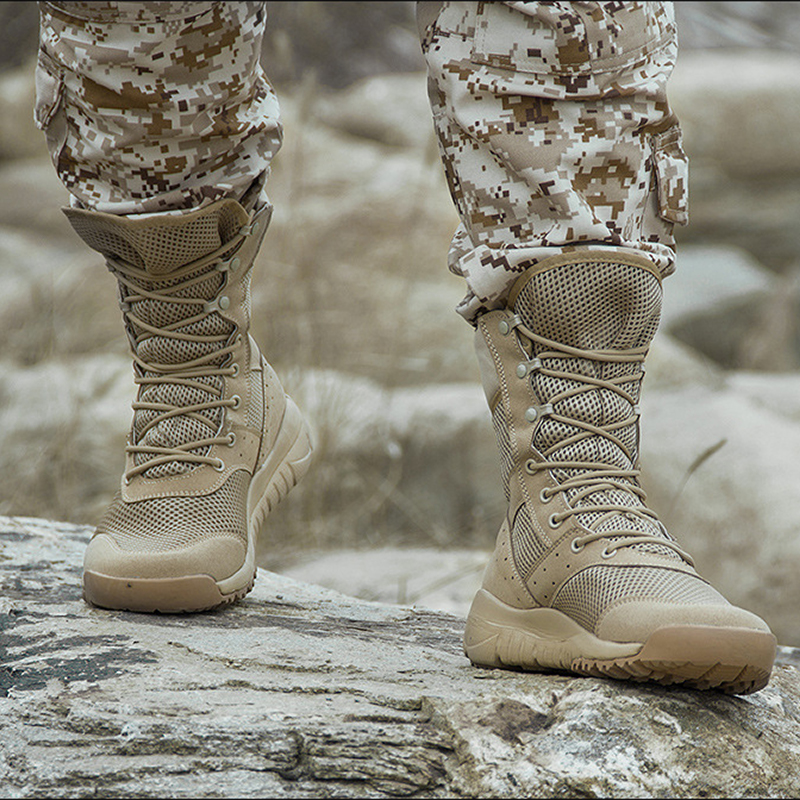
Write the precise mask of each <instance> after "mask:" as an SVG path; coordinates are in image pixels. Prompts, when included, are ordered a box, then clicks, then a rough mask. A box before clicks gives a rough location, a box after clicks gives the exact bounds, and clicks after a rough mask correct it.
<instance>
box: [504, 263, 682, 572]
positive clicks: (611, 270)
mask: <svg viewBox="0 0 800 800" xmlns="http://www.w3.org/2000/svg"><path fill="white" fill-rule="evenodd" d="M514 311H515V313H517V314H518V315H519V317H520V318H521V319H522V321H523V323H524V325H525V326H526V327H527V328H529V329H530V330H531V331H532V332H533V333H535V334H537V335H538V336H541V337H543V338H546V339H548V340H550V341H553V342H557V343H559V344H563V345H567V346H569V347H574V348H580V349H581V350H594V351H600V350H602V351H615V352H618V353H619V352H621V351H624V350H631V349H636V348H643V347H644V348H646V347H647V346H649V344H650V342H651V340H652V338H653V335H654V334H655V332H656V329H657V327H658V323H659V318H660V312H661V286H660V283H659V281H658V279H657V278H656V276H655V275H654V274H652V273H651V272H649V271H648V270H646V269H643V268H642V267H639V266H636V265H629V264H625V263H615V262H608V261H602V260H599V261H597V262H596V263H575V264H566V265H562V266H559V267H556V268H552V269H549V270H543V271H541V272H535V273H533V274H532V276H531V278H530V280H529V281H528V282H527V283H526V284H525V286H524V287H523V288H522V290H521V291H520V292H519V295H518V297H517V300H516V302H515V305H514ZM532 347H533V350H532V353H531V355H532V356H536V357H539V358H540V360H541V362H542V367H543V369H542V370H541V371H534V372H532V373H531V382H532V383H531V385H532V387H533V390H534V392H535V394H536V396H537V398H538V399H539V401H540V402H541V403H552V404H553V412H554V413H553V415H552V416H546V417H544V418H543V419H542V420H541V422H540V423H539V424H538V426H537V428H536V432H535V434H534V437H533V441H532V444H533V446H534V447H535V448H536V449H537V450H538V451H540V452H541V453H542V454H544V455H545V456H546V458H547V459H548V460H550V461H584V462H590V463H593V464H598V465H608V466H611V467H615V468H619V469H623V470H631V469H634V468H636V466H637V464H638V458H639V442H638V425H637V424H636V422H635V418H634V405H635V404H637V403H638V400H639V391H640V383H639V382H638V381H633V380H632V381H630V382H626V383H623V384H621V385H620V388H621V389H622V390H623V391H624V392H625V393H626V394H627V395H628V396H627V397H623V396H620V394H618V393H617V392H615V391H613V390H611V389H608V388H604V387H596V388H591V387H588V386H587V385H586V384H581V382H580V381H579V380H578V379H577V376H587V377H591V378H596V379H600V380H606V381H608V380H611V379H612V378H622V377H636V378H638V377H640V376H641V374H642V366H641V364H640V363H639V362H637V361H636V360H633V359H632V360H628V361H623V362H621V363H618V362H603V361H601V360H593V359H590V358H581V357H578V356H575V355H565V354H563V351H562V353H561V354H559V355H556V354H557V353H558V347H557V346H555V347H552V348H549V347H547V346H545V345H543V344H541V343H537V342H533V343H532ZM546 353H552V354H553V355H550V356H546V355H545V354H546ZM548 372H560V373H565V376H564V377H561V376H557V375H552V374H550V375H548V374H546V373H548ZM572 376H576V377H572ZM578 387H583V389H584V391H581V392H580V393H579V394H576V395H573V396H572V397H567V398H565V399H560V400H559V399H557V398H558V397H559V395H561V394H562V393H563V392H566V391H569V390H572V389H575V388H578ZM556 417H560V418H563V419H557V418H556ZM626 420H627V421H630V423H631V424H629V425H627V426H626V427H624V428H620V429H617V430H616V431H615V432H614V435H615V436H616V437H617V439H618V440H619V443H617V442H615V441H613V440H612V439H609V438H607V437H606V436H601V435H599V434H589V435H586V432H585V430H584V429H582V428H581V427H580V426H579V425H576V424H572V421H575V422H584V423H589V424H591V425H594V426H597V427H602V426H610V425H613V424H614V423H621V422H625V421H626ZM576 434H577V435H580V438H579V439H578V440H577V441H574V442H569V441H568V440H569V439H570V437H573V436H575V435H576ZM553 473H554V475H555V477H556V479H557V480H558V481H560V482H563V481H565V480H567V479H569V478H573V477H577V476H579V475H580V473H581V470H576V469H554V470H553ZM617 480H619V479H617ZM624 480H628V479H624ZM623 482H624V481H623ZM628 482H629V483H631V481H628ZM578 491H579V490H578V489H571V490H568V491H567V492H566V495H567V499H568V500H569V502H570V504H571V505H572V506H573V507H574V508H581V507H589V506H597V505H607V504H616V505H622V506H626V507H628V508H631V509H644V508H645V505H644V503H643V502H642V501H641V500H640V499H639V497H637V496H636V495H635V494H634V493H632V492H628V491H623V490H621V489H619V490H615V489H608V490H603V491H596V492H593V493H592V494H591V495H588V496H586V497H584V498H583V499H577V498H576V496H577V494H578ZM601 516H604V514H603V512H586V513H583V514H578V515H576V521H577V522H578V523H580V524H581V525H583V526H585V527H587V528H588V527H590V526H592V525H593V524H594V525H597V522H598V520H599V519H600V517H601ZM594 529H595V530H609V531H612V530H617V529H622V530H631V531H639V532H641V533H642V534H648V535H653V536H658V537H660V538H664V532H663V530H662V528H661V527H660V526H659V525H658V524H657V522H655V521H654V520H650V519H641V518H639V517H636V516H634V515H630V516H626V515H622V514H614V516H613V517H612V518H609V519H606V520H605V521H604V522H602V523H600V524H599V525H597V527H595V528H594ZM635 546H637V547H640V548H643V549H647V550H650V551H653V550H655V551H658V552H661V553H663V554H665V555H668V556H670V557H673V558H676V559H678V558H679V556H678V555H677V554H675V552H674V551H673V550H671V549H669V548H666V547H661V546H659V545H655V544H642V545H635Z"/></svg>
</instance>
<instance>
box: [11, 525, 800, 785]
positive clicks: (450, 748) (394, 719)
mask: <svg viewBox="0 0 800 800" xmlns="http://www.w3.org/2000/svg"><path fill="white" fill-rule="evenodd" d="M87 536H88V529H86V528H81V527H78V526H73V525H66V524H60V523H48V522H44V521H42V520H36V519H9V518H3V519H1V520H0V542H1V543H2V547H3V559H2V561H0V580H2V590H3V595H2V601H0V622H2V631H3V638H2V646H3V648H4V652H3V666H2V668H0V687H2V689H1V690H0V712H1V713H0V753H2V759H1V760H0V783H1V784H2V787H3V794H4V795H5V796H8V797H30V796H44V795H47V796H58V797H85V796H88V795H92V794H101V795H104V796H129V795H131V794H135V795H136V796H138V797H230V796H237V797H265V796H270V797H330V796H336V797H397V796H424V797H509V798H511V797H524V796H581V797H608V796H613V797H664V796H669V797H701V796H715V797H791V796H796V795H797V793H798V792H800V777H799V775H800V773H798V770H797V763H798V757H799V756H800V713H798V708H800V676H798V672H797V669H796V667H795V666H793V665H792V663H794V662H796V652H795V651H793V650H789V649H784V650H782V653H781V656H782V662H783V663H781V664H780V665H779V666H777V667H776V670H775V673H774V677H773V680H772V682H771V684H770V685H769V686H768V687H767V688H766V689H764V690H762V691H761V692H758V693H757V694H755V695H751V696H749V697H746V698H732V697H727V696H724V695H721V694H717V693H714V692H707V693H703V692H694V691H688V690H680V689H671V688H666V687H658V686H638V685H636V684H626V683H617V682H614V681H610V680H596V679H593V678H576V677H571V676H568V675H555V674H551V675H545V674H524V673H515V672H510V671H501V670H478V669H475V668H473V667H471V666H470V665H469V663H468V662H467V661H466V659H465V658H464V656H463V654H462V652H461V634H462V625H463V623H462V621H461V619H459V618H457V617H454V616H451V615H449V614H444V613H434V612H430V611H424V610H420V609H413V608H409V607H402V606H388V605H381V604H378V603H369V602H366V601H363V600H355V599H352V598H348V597H346V596H344V595H341V594H338V593H336V592H333V591H330V590H326V589H321V588H319V587H315V586H312V585H309V584H304V583H300V582H297V581H294V580H291V579H289V578H285V577H280V576H278V575H274V574H270V573H264V572H262V573H261V574H260V577H259V580H258V582H257V584H256V589H255V591H254V592H253V593H251V594H250V595H249V596H248V598H247V599H246V601H245V602H243V603H240V604H238V605H236V606H233V607H229V608H227V609H224V610H221V611H218V612H215V613H209V614H203V615H191V616H157V615H152V616H149V615H138V614H127V613H121V612H113V611H104V610H101V609H93V608H89V607H88V606H86V605H85V604H84V603H83V601H82V600H81V597H80V588H79V572H80V559H81V553H82V550H83V547H84V545H85V542H86V539H87Z"/></svg>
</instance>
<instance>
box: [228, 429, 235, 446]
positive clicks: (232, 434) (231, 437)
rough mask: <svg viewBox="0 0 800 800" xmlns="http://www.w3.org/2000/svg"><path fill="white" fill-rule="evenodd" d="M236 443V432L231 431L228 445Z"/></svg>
mask: <svg viewBox="0 0 800 800" xmlns="http://www.w3.org/2000/svg"><path fill="white" fill-rule="evenodd" d="M235 444H236V434H235V433H234V432H233V431H231V432H230V433H229V434H228V447H233V446H234V445H235Z"/></svg>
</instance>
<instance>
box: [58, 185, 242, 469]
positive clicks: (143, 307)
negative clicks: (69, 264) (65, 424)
mask: <svg viewBox="0 0 800 800" xmlns="http://www.w3.org/2000/svg"><path fill="white" fill-rule="evenodd" d="M65 213H66V214H67V216H68V217H69V219H70V222H71V223H72V225H73V227H74V228H75V230H76V231H77V232H78V234H79V235H80V236H81V238H82V239H83V240H84V241H85V242H86V243H87V244H89V246H90V247H92V248H94V249H95V250H98V251H99V252H101V253H102V254H103V255H105V256H106V257H107V258H109V259H112V260H113V261H114V262H115V263H116V264H117V265H118V267H117V268H118V269H119V271H120V273H121V274H122V275H124V277H125V280H126V281H127V282H128V283H129V284H130V285H126V284H125V283H123V282H122V281H121V282H120V295H121V299H122V300H123V301H125V302H126V303H127V304H128V306H129V309H130V310H129V312H128V318H127V324H128V326H129V329H130V330H131V332H132V333H133V334H134V335H135V336H136V338H137V340H138V342H139V344H138V346H137V347H136V355H137V356H138V357H139V358H140V359H141V360H142V361H143V362H145V363H147V364H151V365H153V366H154V367H155V366H161V367H179V366H180V365H182V364H186V363H188V362H191V361H194V360H195V359H198V358H208V360H206V361H204V365H205V366H212V367H213V366H221V365H222V363H223V362H224V361H225V360H226V359H227V358H228V356H227V355H220V356H219V357H216V358H215V357H214V353H215V352H217V351H219V350H221V349H222V348H223V347H224V346H225V344H226V340H227V339H228V338H229V337H230V336H231V335H232V334H233V333H234V332H235V325H234V324H233V323H232V322H231V321H229V320H227V319H225V318H224V317H222V316H221V315H220V314H219V313H217V312H216V311H213V312H211V313H209V314H205V315H203V305H204V303H205V302H206V301H210V300H213V299H214V298H215V297H216V296H217V295H218V293H219V292H220V290H221V288H222V285H223V282H224V280H225V278H224V275H223V274H222V273H221V272H219V271H218V270H216V269H215V263H216V260H213V261H211V262H209V263H206V264H205V265H203V264H202V261H201V260H202V259H204V258H206V257H207V256H211V255H213V254H215V253H218V252H219V254H220V256H223V255H224V251H225V245H226V244H227V243H228V242H229V241H231V240H232V239H233V238H234V237H235V236H236V235H237V233H238V231H239V230H240V229H241V228H242V226H243V225H245V224H247V222H248V220H249V217H248V215H247V213H246V212H245V211H244V209H243V208H242V207H241V206H240V205H239V204H238V203H237V202H235V201H232V200H231V201H221V202H219V203H215V204H214V205H213V206H209V207H208V208H207V209H201V210H199V211H195V212H191V213H189V214H184V215H158V216H154V217H146V218H136V219H131V218H126V217H117V216H114V215H110V214H97V213H96V212H85V211H76V210H73V209H67V210H66V211H65ZM195 261H201V264H200V265H199V266H198V269H197V271H196V272H195V273H192V274H189V275H182V276H181V277H180V278H173V277H171V275H172V274H173V273H175V272H176V271H177V270H178V269H181V268H182V267H185V266H187V265H188V264H191V263H193V262H195ZM124 265H130V266H131V267H134V268H135V271H127V270H126V269H125V267H124ZM143 272H144V273H146V275H143V274H142V273H143ZM147 293H154V294H156V295H159V296H161V297H163V298H164V299H158V298H152V297H147V296H145V295H146V294H147ZM137 298H138V299H137ZM172 298H184V299H187V298H190V299H192V300H197V301H198V302H196V303H194V302H193V303H180V302H171V300H172ZM198 315H201V316H200V319H195V320H194V321H190V320H191V319H192V318H194V317H197V316H198ZM137 320H138V321H139V322H140V323H144V324H145V325H148V326H152V327H155V328H159V329H162V330H165V329H168V331H169V332H170V333H174V334H178V335H179V336H171V335H165V334H153V333H152V332H150V331H148V330H146V328H145V327H143V325H141V324H137ZM184 320H186V321H187V322H186V324H181V323H182V321H184ZM186 336H188V337H191V338H190V339H186V338H183V337H186ZM137 373H140V374H141V375H142V377H144V378H148V379H156V380H157V381H158V382H155V383H146V384H144V385H143V386H142V388H141V390H140V392H139V396H138V398H137V401H138V402H139V403H148V404H157V405H158V406H168V407H175V408H187V407H189V406H193V405H197V404H203V403H209V402H213V401H214V400H217V399H219V398H220V397H221V396H222V392H223V389H224V385H223V379H222V377H220V376H215V375H212V376H202V377H195V378H192V379H191V381H192V383H193V384H195V385H194V386H187V385H182V384H179V383H170V382H168V381H164V380H161V379H162V378H163V377H164V373H163V372H161V371H158V370H155V369H154V370H149V369H144V370H143V369H142V368H141V367H139V366H137ZM200 387H207V388H205V389H204V388H200ZM163 413H164V412H163V411H161V410H149V409H139V410H137V411H136V412H135V414H134V419H133V431H132V432H133V436H132V439H133V441H132V443H133V444H135V445H140V446H146V447H162V448H175V447H181V446H185V445H188V444H191V443H192V442H197V441H200V440H202V439H208V438H211V437H213V436H214V435H215V434H216V432H218V431H219V429H220V427H221V425H222V422H223V410H222V409H221V408H219V407H215V408H209V409H201V410H199V411H196V412H193V413H192V414H177V415H175V416H171V417H169V418H167V419H163V420H161V421H160V422H157V423H156V424H155V425H153V424H152V423H153V422H154V421H155V420H156V419H158V418H159V417H160V416H161V415H162V414H163ZM209 450H210V447H208V446H205V447H200V448H196V449H192V451H191V452H193V453H196V454H201V455H207V453H208V451H209ZM154 457H155V456H154V455H151V454H148V453H135V454H134V463H135V464H136V465H137V466H141V465H142V464H146V463H147V462H148V461H150V460H152V459H153V458H154ZM192 468H193V465H192V464H191V463H188V462H183V461H180V460H176V461H173V462H169V463H165V464H160V465H156V466H154V467H151V468H150V469H148V470H146V471H145V473H144V475H145V476H146V477H148V478H160V477H165V476H168V475H175V474H178V473H182V472H186V471H188V470H190V469H192Z"/></svg>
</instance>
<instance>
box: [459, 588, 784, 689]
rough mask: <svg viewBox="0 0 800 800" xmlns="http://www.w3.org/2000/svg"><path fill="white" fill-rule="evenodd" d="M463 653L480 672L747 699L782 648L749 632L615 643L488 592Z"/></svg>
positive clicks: (673, 629)
mask: <svg viewBox="0 0 800 800" xmlns="http://www.w3.org/2000/svg"><path fill="white" fill-rule="evenodd" d="M464 649H465V652H466V655H467V657H468V658H469V659H470V661H472V663H473V664H475V665H476V666H482V667H501V668H516V669H522V670H527V671H533V672H538V671H547V670H566V671H568V672H573V673H576V674H578V675H587V676H592V677H598V678H614V679H616V680H629V681H637V682H638V681H649V682H654V683H659V684H662V685H680V686H683V687H686V688H692V689H716V690H719V691H721V692H724V693H726V694H739V695H745V694H751V693H752V692H757V691H758V690H759V689H763V688H764V687H765V686H766V685H767V683H768V681H769V677H770V674H771V672H772V666H773V663H774V661H775V654H776V650H777V641H776V639H775V637H774V636H773V635H772V634H771V633H767V632H765V631H759V630H754V629H750V628H723V627H716V626H710V625H709V626H705V625H674V626H668V627H662V628H659V629H657V630H655V631H654V632H653V633H652V634H651V635H650V636H649V637H648V639H647V640H646V641H644V642H629V643H619V642H609V641H605V640H602V639H598V638H597V637H595V636H593V635H592V634H591V633H589V632H588V631H586V630H585V629H584V628H582V627H581V626H579V625H578V624H577V623H576V622H575V621H574V620H572V619H570V618H569V617H567V616H566V615H565V614H562V613H561V612H559V611H555V610H554V609H545V608H543V609H528V610H523V609H515V608H512V607H511V606H508V605H506V604H505V603H502V602H501V601H500V600H498V599H497V598H496V597H494V596H493V595H491V594H489V593H488V592H486V591H485V590H483V589H482V590H480V591H479V592H478V595H477V596H476V598H475V601H474V602H473V606H472V609H471V610H470V613H469V615H468V617H467V626H466V631H465V635H464Z"/></svg>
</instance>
